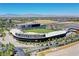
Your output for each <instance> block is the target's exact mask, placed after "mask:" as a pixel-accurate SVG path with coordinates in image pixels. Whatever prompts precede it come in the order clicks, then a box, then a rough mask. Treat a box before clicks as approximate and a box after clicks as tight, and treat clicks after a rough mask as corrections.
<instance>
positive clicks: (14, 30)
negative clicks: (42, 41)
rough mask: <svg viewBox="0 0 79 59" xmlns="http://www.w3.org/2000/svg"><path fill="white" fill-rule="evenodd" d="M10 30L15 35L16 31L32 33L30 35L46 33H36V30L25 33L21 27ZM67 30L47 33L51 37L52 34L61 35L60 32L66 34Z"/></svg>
mask: <svg viewBox="0 0 79 59" xmlns="http://www.w3.org/2000/svg"><path fill="white" fill-rule="evenodd" d="M10 32H11V33H12V34H13V35H15V33H20V34H30V35H33V34H37V35H42V34H45V33H35V32H27V33H23V32H22V31H21V30H19V29H12V30H10ZM66 32H67V30H59V31H54V32H49V33H46V34H45V35H46V37H51V36H56V35H60V34H64V33H66Z"/></svg>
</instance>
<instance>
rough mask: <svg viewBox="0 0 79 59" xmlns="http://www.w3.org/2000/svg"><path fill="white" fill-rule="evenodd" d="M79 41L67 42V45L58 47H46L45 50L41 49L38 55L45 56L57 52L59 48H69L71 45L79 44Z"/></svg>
mask: <svg viewBox="0 0 79 59" xmlns="http://www.w3.org/2000/svg"><path fill="white" fill-rule="evenodd" d="M78 43H79V41H77V42H73V43H70V44H67V45H64V46H60V47H56V48H49V49H46V50H44V51H40V52H38V53H37V56H45V55H47V54H49V53H51V52H55V51H58V50H61V49H65V48H68V47H71V46H73V45H75V44H78Z"/></svg>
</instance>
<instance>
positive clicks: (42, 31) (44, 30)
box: [23, 29, 54, 33]
mask: <svg viewBox="0 0 79 59" xmlns="http://www.w3.org/2000/svg"><path fill="white" fill-rule="evenodd" d="M52 31H54V30H51V29H28V30H23V32H36V33H48V32H52Z"/></svg>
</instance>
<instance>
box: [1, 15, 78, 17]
mask: <svg viewBox="0 0 79 59" xmlns="http://www.w3.org/2000/svg"><path fill="white" fill-rule="evenodd" d="M0 17H79V16H76V15H75V16H72V15H42V14H3V15H0Z"/></svg>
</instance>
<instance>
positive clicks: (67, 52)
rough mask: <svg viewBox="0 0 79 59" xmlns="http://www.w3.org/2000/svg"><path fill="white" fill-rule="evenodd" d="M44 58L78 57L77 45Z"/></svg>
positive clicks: (78, 45) (78, 47)
mask: <svg viewBox="0 0 79 59" xmlns="http://www.w3.org/2000/svg"><path fill="white" fill-rule="evenodd" d="M46 56H79V43H78V44H75V45H73V46H71V47H68V48H65V49H61V50H58V51H55V52H51V53H48V54H47V55H46Z"/></svg>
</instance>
